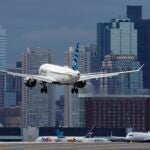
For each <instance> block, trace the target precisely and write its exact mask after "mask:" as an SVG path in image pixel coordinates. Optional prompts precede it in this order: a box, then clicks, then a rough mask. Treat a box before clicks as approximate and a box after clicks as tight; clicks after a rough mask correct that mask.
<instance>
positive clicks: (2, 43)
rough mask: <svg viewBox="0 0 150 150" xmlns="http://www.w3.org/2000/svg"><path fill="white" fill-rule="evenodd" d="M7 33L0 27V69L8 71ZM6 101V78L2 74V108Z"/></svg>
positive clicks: (0, 98)
mask: <svg viewBox="0 0 150 150" xmlns="http://www.w3.org/2000/svg"><path fill="white" fill-rule="evenodd" d="M6 48H7V31H6V29H4V28H2V26H0V69H1V70H6ZM4 101H5V76H4V74H0V107H4Z"/></svg>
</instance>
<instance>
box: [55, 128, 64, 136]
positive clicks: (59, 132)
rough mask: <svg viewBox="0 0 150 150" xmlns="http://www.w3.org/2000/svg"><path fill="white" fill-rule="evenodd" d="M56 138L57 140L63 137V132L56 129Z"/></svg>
mask: <svg viewBox="0 0 150 150" xmlns="http://www.w3.org/2000/svg"><path fill="white" fill-rule="evenodd" d="M55 131H56V136H57V137H59V138H63V137H64V132H63V131H60V130H59V129H56V130H55Z"/></svg>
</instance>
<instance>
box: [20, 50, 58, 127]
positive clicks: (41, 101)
mask: <svg viewBox="0 0 150 150" xmlns="http://www.w3.org/2000/svg"><path fill="white" fill-rule="evenodd" d="M52 62H53V59H52V54H51V53H50V51H49V50H48V49H43V48H33V49H31V48H28V49H27V52H25V54H24V55H23V59H22V70H23V73H30V74H38V69H39V67H40V65H42V64H44V63H52ZM40 88H41V85H40V83H37V84H36V86H35V87H34V88H33V89H30V88H28V87H26V86H25V85H23V89H22V92H23V95H22V100H23V101H22V109H23V126H25V127H26V126H35V127H48V126H49V127H53V126H55V101H54V99H55V98H54V87H53V85H48V93H47V94H44V93H43V94H42V93H41V92H40Z"/></svg>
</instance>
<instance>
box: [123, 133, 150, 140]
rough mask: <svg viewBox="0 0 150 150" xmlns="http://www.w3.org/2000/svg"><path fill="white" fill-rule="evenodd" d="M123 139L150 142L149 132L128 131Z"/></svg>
mask: <svg viewBox="0 0 150 150" xmlns="http://www.w3.org/2000/svg"><path fill="white" fill-rule="evenodd" d="M125 140H126V141H128V142H132V141H133V142H150V132H129V133H128V134H127V136H126V137H125Z"/></svg>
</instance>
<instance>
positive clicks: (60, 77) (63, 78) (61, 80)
mask: <svg viewBox="0 0 150 150" xmlns="http://www.w3.org/2000/svg"><path fill="white" fill-rule="evenodd" d="M51 76H53V77H54V78H55V81H56V83H58V84H72V83H75V82H76V81H77V79H76V78H73V77H71V76H69V75H65V74H55V75H54V74H51Z"/></svg>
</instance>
